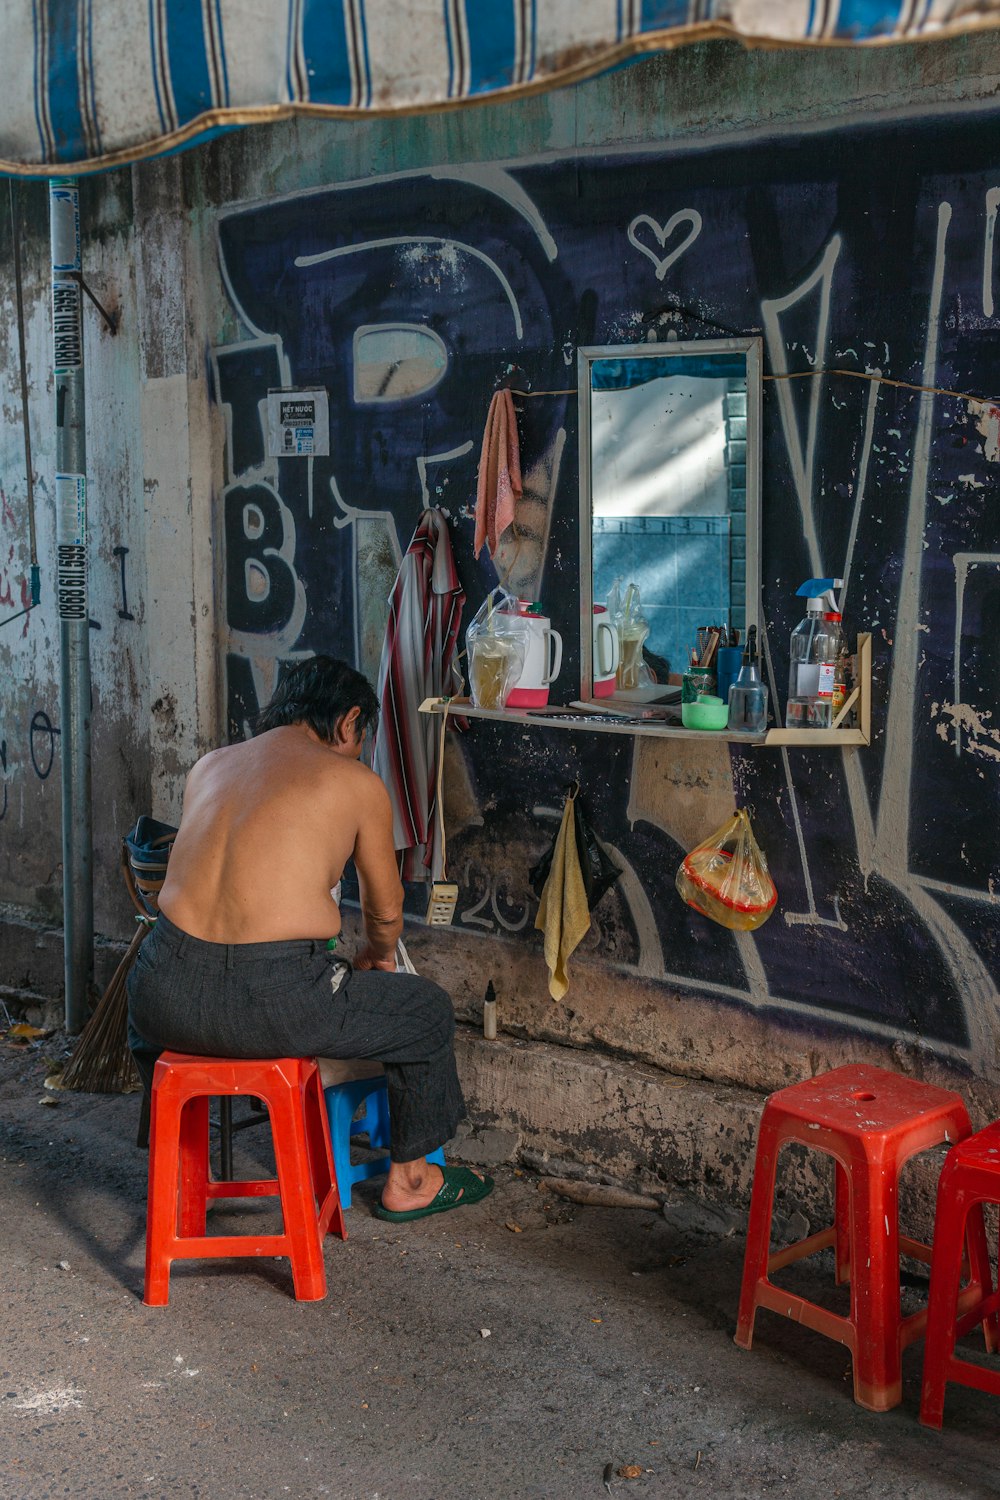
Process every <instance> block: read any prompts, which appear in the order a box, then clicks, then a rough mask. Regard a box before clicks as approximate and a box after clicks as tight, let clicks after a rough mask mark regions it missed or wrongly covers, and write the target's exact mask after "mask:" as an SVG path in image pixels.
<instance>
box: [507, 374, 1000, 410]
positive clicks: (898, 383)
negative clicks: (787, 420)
mask: <svg viewBox="0 0 1000 1500" xmlns="http://www.w3.org/2000/svg"><path fill="white" fill-rule="evenodd" d="M821 375H843V376H845V377H846V378H847V379H848V380H871V381H876V382H877V383H878V384H879V385H891V386H895V387H896V388H897V389H898V390H901V391H920V392H921V393H923V394H926V395H928V396H951V397H953V398H954V399H955V400H956V401H967V402H968V403H969V404H970V406H1000V397H995V396H973V395H970V394H969V392H968V391H949V390H945V389H944V388H943V387H942V386H939V385H916V384H915V383H914V382H913V381H912V380H892V379H890V377H889V376H888V375H876V374H874V373H873V372H871V371H869V370H838V369H822V370H789V371H786V372H785V373H784V374H781V375H762V376H761V380H818V379H819V377H820V376H821ZM510 393H511V395H512V396H575V395H576V394H577V387H576V386H574V387H573V388H572V389H571V390H568V391H517V390H515V389H514V388H513V386H512V387H511V390H510Z"/></svg>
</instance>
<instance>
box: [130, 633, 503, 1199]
mask: <svg viewBox="0 0 1000 1500" xmlns="http://www.w3.org/2000/svg"><path fill="white" fill-rule="evenodd" d="M377 722H378V700H377V698H376V696H375V694H374V692H373V691H372V688H371V686H370V684H369V683H368V682H367V681H366V679H365V678H364V677H362V676H361V675H360V673H358V672H355V671H353V669H352V668H350V667H348V666H347V665H345V663H343V662H339V661H334V660H333V659H332V658H330V657H325V656H316V657H312V658H310V659H309V660H308V661H305V662H302V663H300V664H299V665H298V666H296V667H294V668H293V669H292V671H290V672H289V673H288V674H287V675H286V676H285V678H284V679H283V681H282V682H281V684H280V685H279V687H278V689H277V691H276V693H275V695H274V697H273V698H272V700H271V702H270V703H269V704H268V706H267V708H266V709H265V710H264V712H263V713H262V714H261V716H260V718H259V720H258V722H257V726H256V735H255V738H254V739H252V740H248V741H246V742H244V743H241V744H236V745H228V746H225V747H223V748H222V749H220V750H213V751H211V752H210V753H209V754H208V755H206V756H204V757H203V758H202V759H201V760H200V761H199V762H198V763H197V765H196V766H195V767H194V769H193V770H192V772H191V774H190V776H189V777H188V780H187V785H186V787H185V789H184V808H183V813H182V816H181V825H180V829H179V831H178V834H177V838H176V840H175V842H174V846H173V849H172V851H171V855H170V862H169V865H168V870H167V878H166V880H165V882H164V885H163V889H162V891H161V892H160V898H159V908H160V916H159V918H158V920H157V924H156V926H155V928H154V929H153V931H152V933H151V934H150V936H149V937H148V938H147V939H146V941H145V943H144V944H143V946H142V948H141V949H140V950H139V957H138V960H137V962H136V965H135V967H134V968H133V970H132V972H131V974H130V975H129V981H128V991H129V1040H130V1044H131V1046H132V1049H133V1052H135V1053H136V1058H137V1061H138V1062H140V1064H141V1065H144V1071H146V1072H147V1074H148V1072H149V1066H150V1057H151V1055H152V1054H155V1052H156V1051H158V1050H159V1049H162V1048H165V1047H170V1048H174V1049H176V1050H177V1051H180V1052H194V1053H201V1054H202V1055H205V1056H220V1057H317V1056H318V1057H335V1058H351V1059H364V1060H367V1061H369V1062H373V1061H374V1062H379V1063H381V1064H382V1065H383V1066H384V1068H385V1073H386V1082H387V1085H388V1089H389V1115H390V1122H391V1145H390V1158H391V1162H390V1168H389V1176H388V1180H387V1182H386V1185H385V1188H384V1190H383V1193H382V1202H381V1206H380V1207H379V1208H378V1209H376V1213H378V1214H379V1216H380V1217H382V1218H393V1219H399V1218H403V1219H408V1218H420V1217H423V1216H424V1215H425V1214H428V1213H440V1212H442V1211H444V1210H445V1209H449V1208H455V1207H458V1206H459V1205H461V1204H463V1203H469V1202H476V1201H478V1200H479V1199H480V1198H484V1197H485V1196H486V1195H487V1193H489V1192H490V1190H491V1189H492V1187H493V1183H492V1181H491V1180H490V1179H489V1178H482V1177H479V1176H478V1175H477V1174H475V1173H473V1172H470V1171H468V1170H467V1169H466V1168H463V1167H446V1168H444V1169H443V1170H442V1168H441V1167H438V1166H435V1165H433V1164H431V1163H429V1162H428V1161H427V1160H426V1157H427V1155H428V1153H430V1152H431V1151H434V1150H436V1149H437V1148H438V1147H439V1146H441V1145H443V1143H444V1142H445V1141H446V1140H448V1139H450V1138H451V1136H452V1135H453V1134H454V1132H455V1127H456V1126H457V1124H458V1122H459V1120H461V1119H462V1118H463V1117H464V1115H465V1112H466V1111H465V1104H464V1101H463V1099H462V1093H461V1088H460V1086H459V1082H458V1074H457V1072H456V1069H455V1056H454V1034H455V1019H454V1013H453V1009H452V1004H451V1000H450V999H449V997H448V995H447V994H446V993H445V992H444V990H442V989H441V988H440V987H439V986H438V985H436V984H434V983H432V982H431V981H430V980H428V979H423V978H421V977H419V976H417V975H412V974H397V973H396V957H395V955H396V944H397V942H398V941H399V937H400V934H401V933H402V930H403V889H402V886H401V884H400V880H399V874H398V869H397V861H396V852H395V849H394V847H393V839H392V811H391V807H390V803H389V796H388V793H387V792H386V790H385V787H384V786H383V784H382V782H381V781H380V780H379V778H378V777H377V776H376V775H375V774H374V772H372V771H370V770H368V768H367V767H366V766H363V765H362V764H361V763H360V755H361V750H362V746H363V744H364V738H365V734H366V733H367V732H368V731H369V730H373V729H374V728H375V726H376V724H377ZM349 859H353V860H354V865H355V869H356V871H357V874H358V880H359V884H360V888H361V911H362V917H363V920H364V931H365V939H366V944H365V947H364V948H363V949H362V951H361V952H360V953H359V954H357V955H356V956H355V958H354V962H353V965H352V964H348V963H346V962H345V961H344V960H343V959H342V958H340V957H339V956H338V954H337V952H336V941H335V940H336V938H337V935H338V934H339V932H340V910H339V908H338V906H337V904H336V902H335V901H334V900H333V898H332V896H331V890H332V888H333V887H334V886H336V884H337V882H338V881H339V880H340V877H341V874H342V872H343V869H344V865H345V863H346V862H347V860H349Z"/></svg>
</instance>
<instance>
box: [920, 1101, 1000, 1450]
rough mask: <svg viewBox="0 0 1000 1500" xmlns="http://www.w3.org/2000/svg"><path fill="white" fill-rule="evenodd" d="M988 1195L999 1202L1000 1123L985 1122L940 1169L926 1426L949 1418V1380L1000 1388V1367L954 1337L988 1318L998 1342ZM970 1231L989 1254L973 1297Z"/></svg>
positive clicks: (923, 1411)
mask: <svg viewBox="0 0 1000 1500" xmlns="http://www.w3.org/2000/svg"><path fill="white" fill-rule="evenodd" d="M984 1203H1000V1124H996V1125H988V1126H987V1127H986V1129H985V1130H980V1131H978V1132H977V1134H976V1135H970V1136H969V1137H968V1138H967V1139H966V1140H964V1141H962V1142H961V1143H960V1144H959V1145H957V1146H955V1147H954V1149H953V1150H951V1151H949V1152H948V1156H947V1158H946V1160H945V1164H944V1166H943V1167H942V1169H941V1178H940V1181H939V1182H938V1195H937V1212H936V1214H935V1218H934V1254H933V1257H932V1259H931V1296H930V1303H929V1306H928V1311H927V1343H926V1345H925V1347H924V1386H923V1394H922V1397H921V1401H920V1420H921V1422H923V1423H924V1424H925V1426H927V1427H940V1426H941V1423H942V1421H943V1420H944V1393H945V1386H946V1385H947V1384H948V1382H949V1380H953V1381H954V1382H955V1383H956V1384H957V1385H971V1386H973V1387H974V1388H975V1389H976V1390H977V1391H987V1392H988V1393H989V1394H990V1395H993V1396H1000V1370H996V1369H993V1370H988V1369H984V1368H983V1367H982V1366H980V1365H974V1364H972V1363H971V1361H969V1360H965V1359H960V1358H958V1356H957V1355H956V1354H955V1342H956V1340H957V1339H959V1338H961V1337H962V1336H963V1335H964V1334H966V1333H969V1332H970V1331H971V1330H972V1329H973V1328H975V1326H976V1324H977V1323H981V1324H982V1325H983V1332H984V1334H985V1335H986V1348H987V1351H988V1352H989V1353H996V1351H997V1349H998V1348H1000V1332H998V1323H997V1311H998V1309H1000V1291H994V1290H993V1284H992V1279H991V1274H990V1267H989V1256H988V1252H987V1250H986V1240H985V1232H984V1229H983V1210H982V1205H983V1204H984ZM966 1239H968V1240H969V1243H970V1244H978V1243H979V1242H980V1240H981V1241H982V1245H983V1249H982V1254H983V1257H984V1259H985V1262H986V1264H985V1269H984V1270H983V1271H982V1273H981V1283H980V1285H979V1286H978V1287H977V1288H976V1292H977V1293H978V1295H973V1296H971V1297H970V1288H968V1287H965V1288H963V1287H962V1286H961V1280H962V1272H963V1265H962V1246H963V1243H964V1241H965V1240H966Z"/></svg>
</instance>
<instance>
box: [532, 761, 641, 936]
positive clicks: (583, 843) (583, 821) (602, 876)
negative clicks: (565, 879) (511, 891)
mask: <svg viewBox="0 0 1000 1500" xmlns="http://www.w3.org/2000/svg"><path fill="white" fill-rule="evenodd" d="M570 795H571V796H572V797H573V829H574V833H575V836H576V852H577V856H578V858H579V861H580V874H581V876H582V877H583V888H584V890H585V891H586V893H587V910H588V911H593V910H594V907H595V906H596V905H597V903H598V901H600V899H601V897H602V896H604V895H606V894H607V892H608V891H609V890H610V889H611V887H612V886H613V885H614V883H615V881H616V880H617V879H618V877H619V876H620V875H621V870H620V869H619V868H618V866H617V865H616V864H615V862H614V860H613V859H612V858H611V856H610V854H609V853H608V851H607V850H606V849H605V847H604V845H603V844H602V843H601V841H600V839H599V838H598V837H597V834H596V833H595V832H594V830H593V828H592V827H591V826H590V822H589V820H588V818H587V814H586V812H585V810H584V806H583V798H582V797H581V796H580V795H579V793H578V792H576V793H574V792H573V790H572V789H571V790H570ZM558 837H559V835H558V831H557V833H556V835H555V838H553V840H552V843H551V844H550V845H549V847H548V849H546V851H545V853H544V854H543V855H542V857H541V859H540V860H539V861H538V863H537V865H535V866H534V868H533V869H532V870H530V871H529V873H528V881H529V883H530V885H531V889H532V890H533V891H534V893H535V895H536V896H538V897H539V898H541V894H542V891H543V890H544V889H545V882H546V881H547V880H548V878H549V870H550V869H551V868H552V856H553V854H554V853H555V847H556V840H557V839H558Z"/></svg>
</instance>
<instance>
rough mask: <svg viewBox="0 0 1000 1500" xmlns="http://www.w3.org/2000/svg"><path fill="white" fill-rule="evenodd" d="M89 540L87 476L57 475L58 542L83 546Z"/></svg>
mask: <svg viewBox="0 0 1000 1500" xmlns="http://www.w3.org/2000/svg"><path fill="white" fill-rule="evenodd" d="M86 541H87V476H86V475H85V474H57V475H56V543H57V544H58V546H60V547H83V546H85V545H86Z"/></svg>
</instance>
